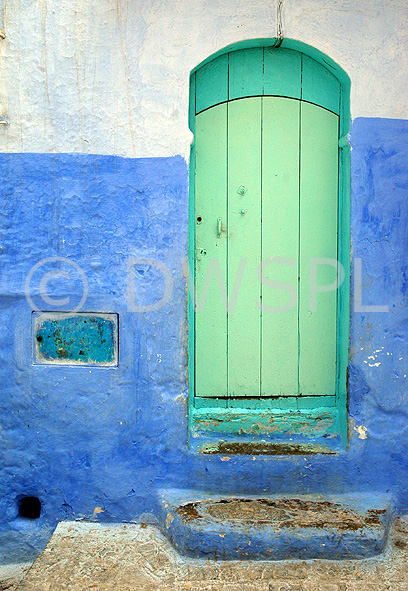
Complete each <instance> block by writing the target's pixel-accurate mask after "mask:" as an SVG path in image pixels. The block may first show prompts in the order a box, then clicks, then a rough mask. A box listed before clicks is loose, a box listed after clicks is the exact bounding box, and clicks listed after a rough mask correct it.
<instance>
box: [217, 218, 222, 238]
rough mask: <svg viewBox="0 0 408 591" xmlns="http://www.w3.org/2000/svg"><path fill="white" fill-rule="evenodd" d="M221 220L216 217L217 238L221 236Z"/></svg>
mask: <svg viewBox="0 0 408 591" xmlns="http://www.w3.org/2000/svg"><path fill="white" fill-rule="evenodd" d="M221 230H222V220H221V218H217V238H221Z"/></svg>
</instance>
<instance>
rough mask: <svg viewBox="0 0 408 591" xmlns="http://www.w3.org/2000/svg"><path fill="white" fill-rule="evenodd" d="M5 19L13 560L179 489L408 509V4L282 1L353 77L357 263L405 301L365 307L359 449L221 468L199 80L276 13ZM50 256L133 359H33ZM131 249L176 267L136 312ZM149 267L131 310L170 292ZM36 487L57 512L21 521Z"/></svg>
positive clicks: (0, 300)
mask: <svg viewBox="0 0 408 591" xmlns="http://www.w3.org/2000/svg"><path fill="white" fill-rule="evenodd" d="M2 11H3V19H4V24H3V27H4V30H5V32H6V40H0V48H1V51H2V56H3V57H2V60H1V65H2V70H1V79H0V85H1V87H0V88H1V97H2V100H1V114H2V115H4V116H7V117H8V118H9V120H10V125H9V126H8V127H0V145H1V147H0V151H1V152H2V153H3V154H2V155H0V169H1V179H2V190H1V194H2V206H1V215H0V224H1V234H0V257H1V261H2V265H1V275H0V307H1V316H0V323H1V331H0V376H1V377H0V382H1V388H2V393H1V397H0V405H1V411H0V417H1V418H0V450H1V457H2V460H1V466H0V541H1V546H2V555H1V556H0V560H3V561H11V560H18V559H21V558H22V557H27V556H28V555H30V553H33V552H34V553H35V552H36V551H38V549H39V548H40V547H41V544H42V543H43V542H44V540H45V538H46V536H47V535H48V533H49V529H47V528H51V527H53V526H54V525H55V523H56V521H58V520H59V519H64V518H78V519H95V520H96V519H98V520H110V521H126V520H132V519H150V520H153V519H154V515H155V512H156V500H155V495H156V491H157V489H159V488H163V487H166V486H168V487H171V486H179V487H188V486H195V487H196V488H201V489H205V490H209V491H218V492H229V493H231V492H236V493H239V492H245V493H257V492H259V491H260V490H262V491H269V492H274V493H276V492H285V493H288V492H293V493H296V492H324V491H329V492H344V491H360V490H361V491H364V490H378V491H391V492H392V493H394V494H395V496H396V498H397V503H398V507H399V510H400V511H407V510H408V459H407V457H406V451H405V450H406V447H407V444H408V415H407V384H408V378H407V375H408V363H407V355H408V350H407V348H408V345H407V342H408V341H407V338H408V334H407V330H408V313H407V293H406V292H407V286H408V283H407V281H408V279H407V272H408V271H407V269H408V254H407V251H406V248H405V243H406V239H407V229H408V228H407V224H408V222H407V220H408V199H407V190H408V158H407V152H408V142H407V135H408V122H407V121H405V120H404V119H405V118H406V117H407V113H406V109H407V107H406V96H407V90H408V88H407V86H408V61H407V52H406V42H407V41H408V8H407V6H406V3H405V2H403V1H401V2H393V1H388V2H384V1H381V2H380V1H378V2H377V1H374V0H372V1H370V2H362V1H361V2H348V1H347V2H346V1H343V2H341V1H334V2H330V3H327V2H323V0H321V1H320V0H319V1H315V2H311V1H309V0H302V1H300V2H291V1H290V0H287V2H286V4H285V13H284V14H285V18H284V21H285V30H286V34H287V35H288V36H290V37H293V38H296V39H299V40H301V41H304V42H307V43H309V44H311V45H313V46H315V47H317V48H318V49H320V50H322V51H324V52H325V53H327V54H328V55H329V56H330V57H332V58H334V59H335V60H336V61H337V62H338V63H339V64H340V65H341V66H342V67H343V68H344V69H345V70H346V72H347V73H348V74H349V75H350V77H351V81H352V97H351V108H352V115H353V118H354V119H355V121H354V122H353V125H352V130H351V144H352V148H353V149H352V169H351V177H352V247H353V255H354V257H360V258H361V259H362V260H363V279H364V281H363V294H362V298H363V303H364V304H377V305H379V304H383V305H388V306H389V310H390V311H389V313H372V312H357V313H356V312H352V313H351V344H350V351H351V360H350V387H349V412H350V449H349V450H348V451H347V452H345V453H342V454H339V455H338V456H335V457H334V456H328V457H327V456H320V455H317V456H310V457H302V456H295V457H290V456H288V457H265V456H257V457H256V458H255V459H253V458H252V457H247V456H242V457H239V456H236V457H232V458H231V459H229V460H227V461H225V458H222V457H220V456H217V455H215V456H203V455H200V454H195V453H193V452H192V451H191V450H189V448H188V446H187V416H186V415H187V407H186V397H187V394H188V387H187V382H186V364H187V358H186V279H185V273H184V271H183V263H184V259H185V256H186V253H187V208H188V200H187V193H188V166H187V163H186V159H187V154H188V150H189V143H190V141H191V137H190V136H191V134H190V132H189V131H188V127H187V112H188V75H189V72H190V70H191V69H192V68H193V67H194V66H196V65H197V63H199V62H200V61H201V60H202V59H204V58H206V57H208V55H210V54H211V53H213V52H214V51H216V50H218V49H220V48H222V47H223V46H225V45H228V44H230V43H233V42H234V41H238V40H241V39H246V38H251V37H268V36H272V35H273V34H274V32H275V26H274V20H275V5H274V3H271V2H263V1H258V2H255V3H252V6H251V7H250V6H249V4H248V3H247V2H232V1H227V2H218V1H215V0H211V1H210V2H202V1H196V2H193V3H191V2H190V3H187V2H184V1H180V2H176V3H168V2H164V1H163V2H160V1H154V2H153V1H150V2H143V3H142V2H134V1H128V2H126V1H125V0H118V1H117V2H112V1H108V0H106V1H102V2H101V1H100V0H98V1H96V0H95V1H93V2H87V3H82V2H67V1H59V2H55V1H51V0H48V1H46V0H41V1H40V0H38V1H37V0H34V1H28V0H26V1H22V2H20V3H16V2H11V1H8V0H3V6H2ZM404 44H405V45H404ZM53 152H54V153H53ZM63 152H64V153H63ZM74 152H79V153H80V154H74ZM98 154H99V155H98ZM103 154H106V155H103ZM118 155H124V156H126V157H125V158H123V157H119V156H118ZM55 256H58V257H66V258H69V259H70V260H72V261H75V262H76V263H77V264H78V265H79V266H80V267H81V268H82V269H83V271H84V272H85V275H86V277H87V280H88V299H87V303H86V307H84V308H83V309H86V310H90V311H103V312H115V313H118V314H119V318H120V363H119V367H118V368H88V367H68V368H64V367H54V366H52V367H50V366H39V365H33V363H32V334H31V324H32V309H33V306H32V305H29V303H28V302H27V299H26V297H25V282H26V278H27V275H28V273H29V272H30V270H31V269H32V268H33V266H34V265H35V264H37V263H38V262H39V261H41V260H43V259H44V258H46V257H55ZM132 257H139V258H153V259H158V260H160V261H162V262H164V263H165V264H166V265H167V266H168V267H169V268H170V269H171V271H172V277H173V281H174V286H173V291H172V297H171V299H170V300H169V302H168V303H167V304H166V305H165V306H163V307H162V308H161V309H160V310H157V311H153V312H147V313H143V314H141V313H135V312H130V311H129V309H128V301H127V299H128V296H127V273H128V261H129V259H131V258H132ZM50 264H51V263H50ZM51 268H52V264H51V267H45V269H46V270H47V271H48V270H50V269H51ZM135 276H136V287H135V293H136V296H135V298H136V300H137V302H136V303H138V304H146V303H148V304H149V303H152V302H154V301H157V299H158V298H160V297H161V294H162V292H163V288H164V286H163V280H162V276H161V274H160V272H158V270H157V269H155V268H154V267H153V266H147V267H146V265H139V266H137V267H136V273H135ZM73 277H74V279H72V278H70V279H66V281H65V280H61V278H60V279H59V280H57V281H55V282H54V283H51V284H50V285H52V288H53V297H62V296H65V295H66V294H69V295H70V297H71V298H72V301H73V302H76V301H77V300H78V298H80V296H81V294H82V288H83V285H82V284H81V280H80V278H78V277H75V275H74V276H73ZM36 281H37V282H36ZM38 289H39V283H38V276H33V284H32V286H31V291H32V297H33V301H34V304H35V305H38V306H39V307H40V306H41V307H42V308H46V309H49V310H52V309H53V305H52V304H51V303H50V304H44V302H42V304H40V301H39V299H38ZM158 294H159V295H158ZM23 495H33V496H38V497H39V498H40V499H41V501H42V503H43V514H42V516H41V518H40V519H39V520H37V521H35V522H33V523H27V522H24V521H23V520H21V519H19V518H18V516H17V501H18V499H19V497H21V496H23ZM21 531H23V532H25V534H26V535H25V536H21V535H19V534H20V533H21ZM22 541H23V542H24V543H22ZM30 544H31V545H30Z"/></svg>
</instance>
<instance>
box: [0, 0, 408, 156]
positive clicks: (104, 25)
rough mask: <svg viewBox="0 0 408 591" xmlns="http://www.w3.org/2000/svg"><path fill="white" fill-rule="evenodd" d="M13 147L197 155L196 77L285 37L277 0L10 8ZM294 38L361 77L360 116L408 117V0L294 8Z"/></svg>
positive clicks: (310, 0)
mask: <svg viewBox="0 0 408 591" xmlns="http://www.w3.org/2000/svg"><path fill="white" fill-rule="evenodd" d="M2 3H3V6H2V13H3V21H4V24H3V28H4V30H5V32H6V35H7V37H6V40H0V52H1V54H0V55H2V56H3V58H2V60H1V70H0V96H1V109H0V111H1V113H0V114H3V115H7V116H8V117H9V119H10V127H8V128H6V129H2V128H1V129H0V141H1V146H2V148H1V149H2V151H6V152H23V151H24V152H84V153H90V154H92V153H94V154H119V155H123V156H129V157H149V156H173V155H177V154H181V155H182V156H184V157H187V156H188V152H189V143H190V141H191V134H190V132H189V130H188V126H187V112H188V92H189V74H190V71H191V70H192V69H193V68H194V67H195V66H197V65H198V64H199V63H200V62H201V61H202V60H204V59H206V58H207V57H208V56H210V55H211V54H213V53H215V52H216V51H218V50H219V49H221V48H223V47H225V46H226V45H229V44H231V43H234V42H236V41H240V40H243V39H251V38H254V37H273V36H274V35H275V32H276V24H275V23H276V2H275V1H269V0H254V2H251V3H248V2H246V1H244V0H238V1H236V0H224V1H223V2H221V1H219V0H194V1H193V2H191V1H189V2H187V0H177V1H175V2H168V1H167V0H147V1H142V0H103V1H102V2H101V1H100V0H90V1H89V2H82V1H78V0H73V1H70V2H68V0H64V1H61V0H22V1H21V2H12V1H11V0H2ZM284 7H285V8H284V25H285V34H286V36H287V37H291V38H294V39H298V40H300V41H303V42H305V43H309V44H310V45H313V46H314V47H316V48H317V49H320V50H321V51H322V52H324V53H326V54H327V55H329V56H330V57H331V58H333V59H334V60H335V61H336V62H337V63H338V64H339V65H340V66H341V67H342V68H343V69H344V70H345V71H346V72H347V73H348V74H349V76H350V77H351V79H352V97H351V98H352V102H351V105H352V116H353V118H355V117H393V118H405V117H407V103H406V99H405V97H406V96H407V95H408V79H407V76H406V72H407V70H408V52H407V51H406V47H407V43H408V14H407V8H406V2H405V0H368V1H367V0H366V1H364V0H359V1H357V2H356V1H353V0H331V1H330V2H327V1H326V0H296V1H294V0H287V1H286V3H285V5H284Z"/></svg>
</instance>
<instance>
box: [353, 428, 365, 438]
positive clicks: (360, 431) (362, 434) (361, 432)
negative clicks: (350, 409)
mask: <svg viewBox="0 0 408 591" xmlns="http://www.w3.org/2000/svg"><path fill="white" fill-rule="evenodd" d="M354 430H355V431H357V433H358V437H359V439H367V427H364V426H363V425H357V426H356V427H354Z"/></svg>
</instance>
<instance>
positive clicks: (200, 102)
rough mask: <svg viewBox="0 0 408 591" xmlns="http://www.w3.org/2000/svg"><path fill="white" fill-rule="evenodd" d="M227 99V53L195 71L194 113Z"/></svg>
mask: <svg viewBox="0 0 408 591" xmlns="http://www.w3.org/2000/svg"><path fill="white" fill-rule="evenodd" d="M227 100H228V54H227V53H225V54H224V55H220V56H219V57H217V58H216V59H214V60H212V61H211V62H208V64H205V66H203V67H202V68H200V69H199V70H197V72H196V113H200V112H201V111H204V109H208V108H209V107H212V106H214V105H218V104H219V103H222V102H224V101H227Z"/></svg>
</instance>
